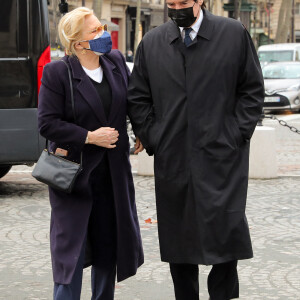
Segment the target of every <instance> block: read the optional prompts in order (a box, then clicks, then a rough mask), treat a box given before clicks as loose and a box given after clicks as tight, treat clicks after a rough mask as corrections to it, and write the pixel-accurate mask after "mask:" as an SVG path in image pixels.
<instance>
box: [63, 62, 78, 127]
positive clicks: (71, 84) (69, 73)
mask: <svg viewBox="0 0 300 300" xmlns="http://www.w3.org/2000/svg"><path fill="white" fill-rule="evenodd" d="M62 62H63V63H64V64H65V65H66V66H67V69H68V75H69V82H70V90H71V104H72V112H73V118H74V123H75V124H76V123H77V120H76V113H75V103H74V94H73V83H72V76H71V70H70V67H69V65H68V64H67V63H66V62H65V61H64V60H62Z"/></svg>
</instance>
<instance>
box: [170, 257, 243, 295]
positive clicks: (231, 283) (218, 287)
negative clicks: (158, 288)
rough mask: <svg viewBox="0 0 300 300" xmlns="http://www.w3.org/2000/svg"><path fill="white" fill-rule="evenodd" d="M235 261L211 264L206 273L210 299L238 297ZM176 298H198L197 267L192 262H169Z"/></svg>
mask: <svg viewBox="0 0 300 300" xmlns="http://www.w3.org/2000/svg"><path fill="white" fill-rule="evenodd" d="M236 267H237V261H236V260H235V261H230V262H227V263H223V264H217V265H213V266H212V269H211V271H210V273H209V275H208V279H207V288H208V293H209V296H210V300H229V299H234V298H238V297H239V279H238V274H237V268H236ZM170 270H171V275H172V278H173V283H174V290H175V296H176V300H199V279H198V277H199V268H198V265H192V264H173V263H170Z"/></svg>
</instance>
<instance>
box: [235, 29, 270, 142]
mask: <svg viewBox="0 0 300 300" xmlns="http://www.w3.org/2000/svg"><path fill="white" fill-rule="evenodd" d="M243 30H244V44H243V47H242V51H243V52H244V53H243V54H242V57H243V60H242V63H241V65H240V72H239V79H238V86H237V104H236V109H235V113H236V116H237V121H238V125H239V129H240V131H241V134H242V136H243V138H244V140H250V138H251V136H252V134H253V132H254V130H255V126H256V123H257V121H258V119H259V117H260V115H261V113H262V107H263V102H264V81H263V77H262V72H261V67H260V63H259V60H258V57H257V54H256V50H255V48H254V45H253V43H252V39H251V37H250V35H249V33H248V31H247V30H246V29H245V28H244V29H243Z"/></svg>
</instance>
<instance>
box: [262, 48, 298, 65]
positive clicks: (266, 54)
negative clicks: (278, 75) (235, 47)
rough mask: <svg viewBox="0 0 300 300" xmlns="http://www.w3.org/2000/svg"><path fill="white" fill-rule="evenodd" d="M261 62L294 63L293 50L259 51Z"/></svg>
mask: <svg viewBox="0 0 300 300" xmlns="http://www.w3.org/2000/svg"><path fill="white" fill-rule="evenodd" d="M258 59H259V61H260V62H276V61H293V50H285V51H258Z"/></svg>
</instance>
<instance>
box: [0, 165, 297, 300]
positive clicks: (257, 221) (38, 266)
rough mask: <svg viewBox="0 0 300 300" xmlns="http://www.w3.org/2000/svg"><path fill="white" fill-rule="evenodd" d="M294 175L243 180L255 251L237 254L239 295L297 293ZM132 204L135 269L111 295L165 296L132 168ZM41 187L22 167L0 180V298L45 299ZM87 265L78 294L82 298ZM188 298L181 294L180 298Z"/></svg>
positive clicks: (45, 212)
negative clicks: (138, 263) (241, 257)
mask: <svg viewBox="0 0 300 300" xmlns="http://www.w3.org/2000/svg"><path fill="white" fill-rule="evenodd" d="M299 183H300V182H299V177H284V178H279V179H275V180H251V181H250V184H249V199H248V209H247V211H248V219H249V225H250V228H251V234H252V239H253V246H254V251H255V258H254V259H252V260H246V261H241V262H240V264H239V274H240V282H241V297H240V299H244V300H246V299H247V300H252V299H253V300H256V299H257V300H258V299H264V300H265V299H282V300H283V299H284V300H288V299H290V300H295V299H300V296H299V295H300V259H299V257H300V200H299V194H300V185H299ZM135 184H136V194H137V207H138V214H139V220H140V225H141V231H142V237H143V244H144V250H145V264H144V265H143V266H142V267H141V268H140V269H139V271H138V274H137V275H136V276H135V277H133V278H131V279H129V280H126V281H125V282H121V283H118V284H117V285H116V297H115V298H116V300H171V299H174V296H173V287H172V283H171V278H170V274H169V270H168V265H167V264H165V263H162V262H161V261H160V257H159V248H158V242H157V224H156V223H153V224H146V223H145V221H144V220H146V219H148V218H151V219H153V220H156V213H155V200H154V191H153V187H154V183H153V178H151V177H139V176H135ZM49 217H50V209H49V204H48V193H47V189H46V187H45V186H44V185H42V184H40V183H37V182H36V181H34V180H33V179H32V178H31V176H30V173H28V172H26V170H25V171H24V173H22V172H19V171H18V172H16V173H14V172H12V173H9V174H8V175H7V176H6V177H5V178H3V180H1V181H0V299H1V300H2V299H3V300H25V299H26V300H29V299H30V300H35V299H36V300H37V299H38V300H44V299H45V300H46V299H47V300H48V299H51V294H52V275H51V265H50V255H49V234H48V231H49ZM208 272H209V267H204V266H202V267H201V268H200V290H201V294H200V296H201V299H207V298H208V296H207V290H206V277H207V274H208ZM89 290H90V279H89V269H87V270H85V275H84V282H83V293H82V299H83V300H87V299H90V292H89ZM187 300H188V299H187Z"/></svg>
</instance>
